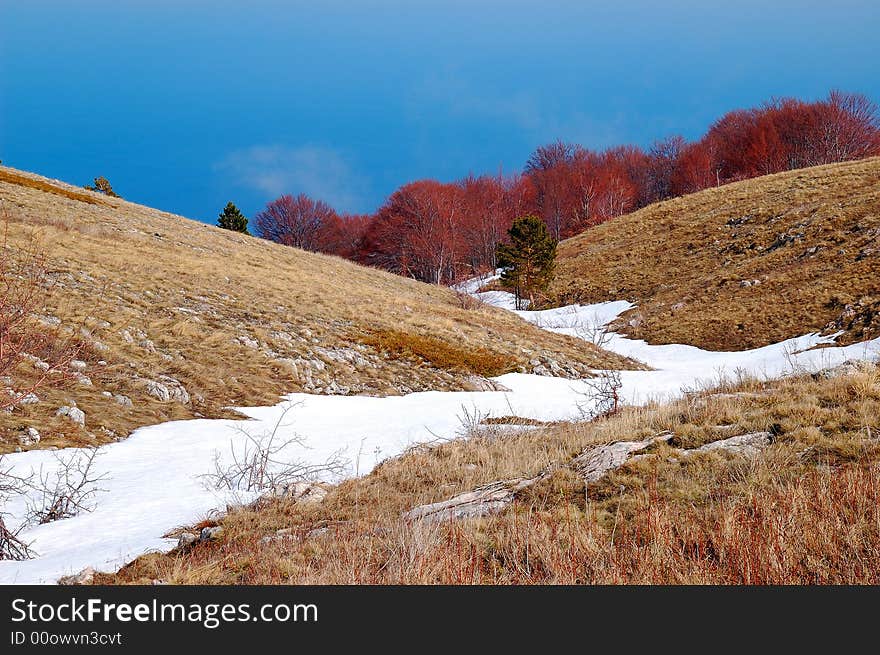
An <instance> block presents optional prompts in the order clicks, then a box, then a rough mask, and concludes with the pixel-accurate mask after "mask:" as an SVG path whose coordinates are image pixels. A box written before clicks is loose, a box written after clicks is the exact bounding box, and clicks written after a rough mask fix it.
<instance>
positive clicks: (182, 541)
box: [177, 532, 199, 550]
mask: <svg viewBox="0 0 880 655" xmlns="http://www.w3.org/2000/svg"><path fill="white" fill-rule="evenodd" d="M198 540H199V538H198V537H197V536H196V535H194V534H193V533H192V532H181V533H180V536H179V537H178V538H177V547H178V548H180V549H181V550H185V549H187V548H189V547H190V546H192V545H193V544H194V543H195V542H197V541H198Z"/></svg>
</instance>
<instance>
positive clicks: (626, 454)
mask: <svg viewBox="0 0 880 655" xmlns="http://www.w3.org/2000/svg"><path fill="white" fill-rule="evenodd" d="M672 436H673V435H672V433H671V432H666V433H663V434H660V435H657V436H654V437H651V438H649V439H645V440H644V441H615V442H614V443H610V444H604V445H601V446H591V447H589V448H587V449H586V450H584V451H583V452H582V453H581V454H580V455H578V456H577V457H575V458H574V460H573V461H572V465H573V466H574V468H575V470H576V471H577V472H578V473H580V474H581V476H582V477H583V479H584V482H586V483H587V484H589V483H591V482H596V481H597V480H599V479H600V478H601V477H602V476H603V475H605V474H606V473H607V472H608V471H611V470H613V469H616V468H620V467H621V466H623V465H624V464H626V462H627V460H629V459H630V457H631V456H632V455H634V454H635V453H637V452H639V451H640V450H644V449H645V448H647V447H648V446H650V445H652V444H655V443H666V442H668V441H669V440H670V439H672Z"/></svg>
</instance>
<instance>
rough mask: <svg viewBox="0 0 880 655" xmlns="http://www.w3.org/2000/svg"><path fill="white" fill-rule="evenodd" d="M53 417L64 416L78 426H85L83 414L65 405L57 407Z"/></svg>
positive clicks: (76, 408) (77, 409) (79, 410)
mask: <svg viewBox="0 0 880 655" xmlns="http://www.w3.org/2000/svg"><path fill="white" fill-rule="evenodd" d="M55 416H65V417H67V418H68V419H70V420H71V421H73V422H74V423H77V424H78V425H85V424H86V415H85V412H83V411H82V410H81V409H79V408H78V407H68V406H67V405H65V406H64V407H59V408H58V411H56V412H55Z"/></svg>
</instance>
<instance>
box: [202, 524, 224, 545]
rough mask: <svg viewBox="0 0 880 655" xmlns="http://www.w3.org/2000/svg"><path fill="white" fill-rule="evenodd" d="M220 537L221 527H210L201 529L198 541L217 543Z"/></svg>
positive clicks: (221, 534) (221, 533)
mask: <svg viewBox="0 0 880 655" xmlns="http://www.w3.org/2000/svg"><path fill="white" fill-rule="evenodd" d="M221 536H223V527H222V526H219V525H215V526H212V527H206V528H202V531H201V533H200V534H199V541H202V542H204V541H217V540H218V539H219V538H220V537H221Z"/></svg>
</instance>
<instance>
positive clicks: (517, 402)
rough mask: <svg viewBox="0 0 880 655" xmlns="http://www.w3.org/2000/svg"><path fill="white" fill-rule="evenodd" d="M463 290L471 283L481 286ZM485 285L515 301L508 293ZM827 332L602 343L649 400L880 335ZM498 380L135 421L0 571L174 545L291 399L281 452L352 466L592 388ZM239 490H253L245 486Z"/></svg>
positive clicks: (553, 406)
mask: <svg viewBox="0 0 880 655" xmlns="http://www.w3.org/2000/svg"><path fill="white" fill-rule="evenodd" d="M473 286H474V285H471V287H473ZM467 291H469V292H471V293H475V292H476V288H468V289H467ZM481 296H482V297H483V299H484V300H486V301H488V302H491V303H493V304H497V305H499V306H503V307H507V308H509V307H512V300H511V297H510V294H505V293H502V292H492V293H491V294H481ZM630 307H631V305H630V304H629V303H627V302H608V303H601V304H598V305H590V306H571V307H563V308H559V309H552V310H547V311H538V312H517V314H519V315H520V316H522V317H523V318H524V319H525V320H528V321H531V322H533V323H535V324H537V325H540V326H541V327H544V328H545V329H548V330H554V331H558V332H562V333H566V334H572V335H575V336H581V337H584V336H586V332H588V331H590V330H592V329H594V328H595V327H596V326H601V325H604V324H605V323H608V322H609V321H611V320H613V319H614V318H616V317H617V316H618V315H619V314H620V313H622V312H624V311H626V310H627V309H629V308H630ZM831 341H832V340H831V339H829V338H827V337H820V336H818V335H815V334H808V335H805V336H802V337H799V338H797V339H790V340H788V341H785V342H782V343H779V344H775V345H771V346H767V347H764V348H758V349H755V350H749V351H744V352H733V353H722V352H706V351H703V350H700V349H699V348H693V347H691V346H683V345H666V346H651V345H648V344H646V343H645V342H643V341H635V340H631V339H626V338H624V337H621V336H619V335H613V334H612V335H610V336H609V338H608V340H607V342H606V343H605V344H604V347H605V348H607V349H608V350H612V351H614V352H617V353H620V354H622V355H626V356H629V357H633V358H636V359H639V360H641V361H643V362H645V363H647V364H648V365H649V366H651V367H652V368H654V369H656V370H653V371H624V372H623V373H622V383H623V387H622V390H621V395H622V398H623V399H624V401H625V402H628V403H644V402H647V401H649V400H651V399H658V400H660V399H666V398H672V397H675V396H678V395H680V394H681V393H682V392H683V390H686V389H687V388H693V387H694V386H696V385H698V384H700V383H701V382H706V381H713V380H717V379H718V378H719V376H722V375H730V374H734V373H736V372H737V371H743V372H747V373H750V374H754V375H758V376H766V377H768V378H770V377H777V376H781V375H785V374H787V373H789V372H791V371H792V370H793V368H797V369H799V370H818V369H821V368H823V367H827V366H833V365H836V364H839V363H841V362H843V361H845V360H847V359H866V358H876V357H877V354H878V352H880V339H876V340H874V341H871V342H866V343H862V344H856V345H851V346H847V347H828V348H822V349H817V350H812V351H807V352H803V351H805V350H806V349H808V348H811V347H813V346H815V345H817V344H825V343H829V342H831ZM496 380H497V381H498V382H499V383H501V384H502V385H504V386H505V387H507V388H508V389H509V390H510V391H509V392H498V391H494V392H424V393H413V394H409V395H407V396H398V397H388V398H372V397H365V396H317V395H308V394H298V393H297V394H291V395H289V396H287V397H286V399H285V400H284V402H282V403H281V404H279V405H277V406H275V407H251V408H241V409H240V411H241V412H242V413H243V414H245V415H246V416H249V417H250V419H251V420H238V421H237V420H225V419H224V420H207V419H202V420H191V421H175V422H169V423H164V424H160V425H154V426H150V427H145V428H141V429H139V430H136V431H135V432H134V433H133V434H132V435H131V436H130V437H129V438H128V439H126V440H124V441H121V442H119V443H115V444H111V445H108V446H104V447H102V448H101V449H100V455H99V457H98V459H97V460H96V464H95V466H96V468H97V469H98V472H99V473H104V474H106V476H107V478H106V479H105V480H104V481H103V482H101V483H100V485H99V486H100V488H101V489H102V491H100V492H99V493H98V494H97V495H96V497H95V498H94V509H93V511H91V512H89V513H85V514H81V515H79V516H76V517H73V518H69V519H65V520H61V521H56V522H54V523H49V524H47V525H42V526H36V527H29V528H27V529H26V530H24V531H23V532H22V533H21V535H20V536H21V538H22V539H23V540H24V541H25V542H28V543H30V546H31V549H32V550H33V552H34V553H35V554H36V556H35V558H34V559H31V560H27V561H23V562H14V561H3V562H0V583H4V584H13V583H54V582H55V581H57V579H58V578H59V577H60V576H63V575H68V574H71V573H75V572H78V571H80V570H82V569H83V568H85V567H86V566H92V567H94V568H96V569H98V570H104V571H113V570H116V569H118V568H119V567H120V566H122V565H123V564H125V563H126V562H128V561H130V560H132V559H134V558H135V557H137V556H138V555H141V554H143V553H146V552H148V551H151V550H167V549H169V548H170V547H172V546H173V545H174V544H175V541H174V540H170V539H163V538H162V535H163V534H165V533H167V532H168V531H169V530H171V529H173V528H175V527H178V526H183V525H189V524H192V523H194V522H197V521H198V520H200V519H201V518H204V517H206V516H207V515H208V514H209V513H210V512H212V511H214V510H222V509H223V508H224V507H225V506H226V503H227V502H228V501H229V500H231V498H230V497H229V496H224V495H223V494H220V493H218V492H216V491H212V490H209V489H208V488H207V486H206V484H205V483H204V480H203V479H202V478H200V476H202V475H204V474H206V473H209V472H211V471H212V470H213V462H214V457H215V454H216V453H218V452H219V453H220V454H221V455H225V456H226V457H227V458H228V455H229V451H230V444H232V443H236V444H239V445H241V444H242V443H243V441H244V439H245V436H244V435H243V434H242V433H241V430H246V431H247V432H248V433H250V434H254V435H256V434H260V433H262V432H267V431H271V429H272V427H273V426H274V425H275V423H277V422H278V420H279V417H280V416H281V415H282V414H283V412H284V411H285V407H287V406H289V405H290V404H294V406H293V407H292V408H291V409H290V410H289V411H288V413H287V414H286V415H285V417H284V421H283V428H282V430H281V433H282V434H284V435H293V434H296V435H298V436H300V437H302V438H304V439H305V446H306V447H305V448H304V447H302V446H295V445H292V446H290V447H289V448H288V449H287V450H286V451H285V452H284V453H283V455H284V457H285V458H287V457H288V455H289V458H290V459H296V460H302V461H308V462H313V463H320V462H324V461H326V459H327V458H328V457H329V456H331V455H332V454H333V453H334V452H337V451H340V450H342V451H344V454H345V456H346V457H347V458H348V459H349V460H350V461H351V465H350V467H349V471H348V475H362V474H365V473H368V472H369V471H370V470H371V469H372V468H373V467H374V466H375V465H376V464H377V463H378V462H379V461H381V460H382V459H384V458H387V457H390V456H393V455H397V454H399V453H401V452H402V451H403V450H405V449H406V448H407V447H408V446H411V445H413V444H415V443H418V442H426V441H432V440H434V439H436V438H438V437H451V436H454V435H455V434H456V432H457V431H459V430H460V429H461V425H462V423H461V420H460V417H461V416H462V415H463V408H468V410H469V411H471V412H473V411H474V410H476V411H479V412H480V413H482V414H484V415H485V414H489V415H494V416H504V415H517V416H522V417H527V418H533V419H541V420H558V419H568V418H577V417H579V416H580V415H581V412H580V409H579V404H580V405H583V404H584V400H585V397H584V395H583V394H584V393H588V388H587V386H586V385H585V384H584V383H582V382H577V381H571V380H566V379H561V378H551V377H544V376H537V375H524V374H515V373H514V374H508V375H502V376H500V377H498V378H496ZM72 453H75V451H72V450H65V451H63V452H55V453H53V452H50V451H45V450H37V451H31V452H25V453H19V454H13V455H9V456H7V457H6V458H5V459H4V465H5V466H7V467H8V466H11V467H12V473H14V474H18V475H25V474H27V473H30V472H31V471H39V470H40V467H44V470H45V471H48V470H52V467H55V466H56V465H57V463H56V459H55V457H56V456H57V455H59V454H61V455H63V456H70V454H72ZM251 496H252V494H251ZM238 499H239V500H247V499H248V498H247V494H240V495H239V498H238ZM27 502H28V501H27V499H26V498H18V499H14V500H12V501H10V502H8V503H7V506H6V507H4V508H3V511H4V513H5V514H6V523H7V525H10V526H14V525H17V524H18V523H20V522H21V521H22V520H23V516H24V515H25V513H26V510H27Z"/></svg>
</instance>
